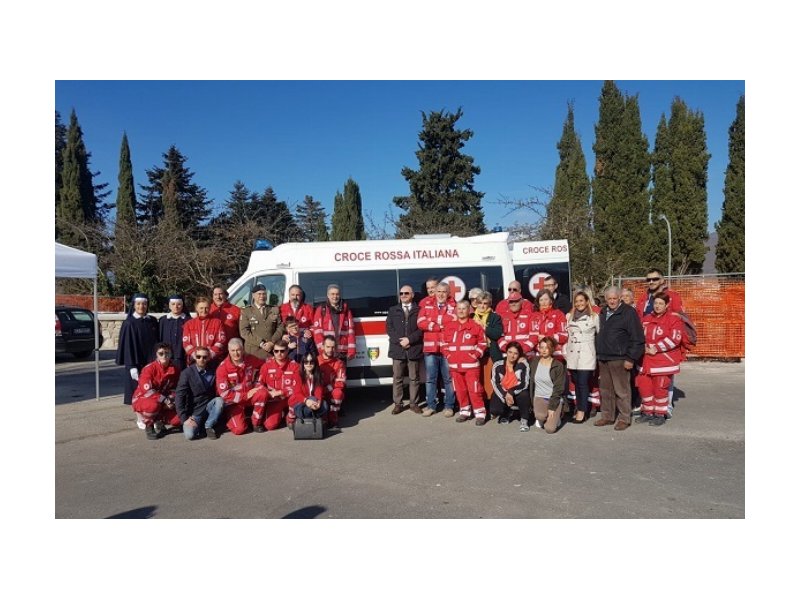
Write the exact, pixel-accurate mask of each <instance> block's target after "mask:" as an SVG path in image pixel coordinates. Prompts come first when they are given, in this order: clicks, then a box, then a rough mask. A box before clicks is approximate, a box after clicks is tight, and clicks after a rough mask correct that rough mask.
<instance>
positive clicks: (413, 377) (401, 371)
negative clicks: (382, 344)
mask: <svg viewBox="0 0 800 600" xmlns="http://www.w3.org/2000/svg"><path fill="white" fill-rule="evenodd" d="M418 316H419V305H417V304H416V303H415V302H414V288H412V287H411V286H410V285H404V286H402V287H401V288H400V304H395V305H394V306H392V307H391V308H390V309H389V314H388V316H387V317H386V333H387V334H388V335H389V358H391V359H392V398H393V400H394V408H393V409H392V414H393V415H397V414H400V413H401V412H403V379H404V375H405V371H406V370H408V396H409V406H408V407H409V408H410V409H411V410H412V412H415V413H421V412H422V409H421V408H420V406H419V365H420V362H421V360H422V331H421V330H420V329H419V327H417V317H418Z"/></svg>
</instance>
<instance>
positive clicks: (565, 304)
mask: <svg viewBox="0 0 800 600" xmlns="http://www.w3.org/2000/svg"><path fill="white" fill-rule="evenodd" d="M553 308H557V309H558V310H560V311H561V312H562V313H564V314H565V315H566V314H567V313H568V312H569V311H570V309H571V308H572V302H570V300H569V296H567V295H565V294H562V293H561V292H556V299H555V300H554V301H553Z"/></svg>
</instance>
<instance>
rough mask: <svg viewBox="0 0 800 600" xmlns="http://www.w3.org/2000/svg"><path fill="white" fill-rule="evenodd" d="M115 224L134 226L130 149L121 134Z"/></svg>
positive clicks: (134, 207)
mask: <svg viewBox="0 0 800 600" xmlns="http://www.w3.org/2000/svg"><path fill="white" fill-rule="evenodd" d="M117 181H118V182H119V187H118V188H117V224H116V227H117V228H119V227H132V226H135V225H136V192H135V189H136V188H135V187H134V185H133V164H132V163H131V149H130V147H129V146H128V135H127V134H126V133H123V134H122V146H121V147H120V150H119V175H118V176H117Z"/></svg>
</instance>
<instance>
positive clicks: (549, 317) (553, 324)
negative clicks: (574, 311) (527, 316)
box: [534, 290, 569, 362]
mask: <svg viewBox="0 0 800 600" xmlns="http://www.w3.org/2000/svg"><path fill="white" fill-rule="evenodd" d="M536 298H537V301H538V303H539V312H538V313H537V314H536V315H535V321H536V327H535V329H534V344H535V345H536V346H538V345H539V341H540V340H541V339H542V338H544V337H551V338H553V339H554V340H555V341H556V344H557V345H556V349H555V352H553V357H554V358H557V359H559V360H560V361H561V362H564V353H563V352H562V350H561V347H562V346H563V345H564V344H566V343H567V341H568V340H569V334H568V333H567V317H566V316H565V315H564V313H563V312H561V311H560V310H559V309H557V308H555V307H554V306H553V294H552V292H550V291H548V290H542V291H540V292H539V295H538V296H537V297H536Z"/></svg>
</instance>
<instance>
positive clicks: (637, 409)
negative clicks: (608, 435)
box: [631, 406, 642, 415]
mask: <svg viewBox="0 0 800 600" xmlns="http://www.w3.org/2000/svg"><path fill="white" fill-rule="evenodd" d="M631 414H632V415H640V414H642V407H641V406H637V407H635V408H634V409H633V410H631Z"/></svg>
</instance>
